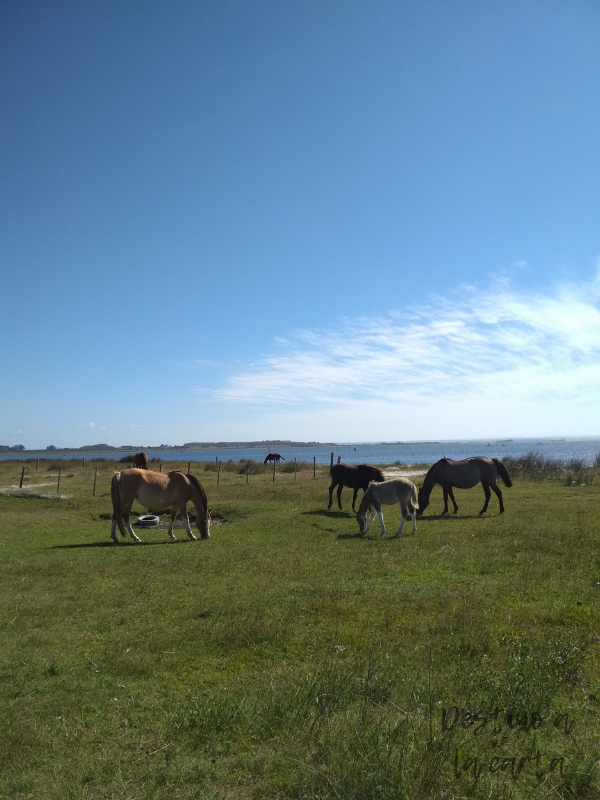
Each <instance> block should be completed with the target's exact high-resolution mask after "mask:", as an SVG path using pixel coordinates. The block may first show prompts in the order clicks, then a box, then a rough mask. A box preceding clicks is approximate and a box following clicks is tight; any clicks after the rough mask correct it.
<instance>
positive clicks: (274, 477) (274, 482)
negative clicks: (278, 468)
mask: <svg viewBox="0 0 600 800" xmlns="http://www.w3.org/2000/svg"><path fill="white" fill-rule="evenodd" d="M273 483H275V459H273Z"/></svg>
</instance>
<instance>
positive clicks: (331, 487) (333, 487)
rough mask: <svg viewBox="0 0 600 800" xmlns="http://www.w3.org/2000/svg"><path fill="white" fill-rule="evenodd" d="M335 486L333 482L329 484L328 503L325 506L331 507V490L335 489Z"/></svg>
mask: <svg viewBox="0 0 600 800" xmlns="http://www.w3.org/2000/svg"><path fill="white" fill-rule="evenodd" d="M335 487H336V484H335V483H332V484H331V486H330V487H329V505H328V506H327V508H331V505H332V503H333V490H334V489H335Z"/></svg>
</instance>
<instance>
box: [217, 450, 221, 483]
mask: <svg viewBox="0 0 600 800" xmlns="http://www.w3.org/2000/svg"><path fill="white" fill-rule="evenodd" d="M220 478H221V462H220V461H219V456H217V486H218V485H219V480H220Z"/></svg>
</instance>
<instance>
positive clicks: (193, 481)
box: [186, 475, 208, 511]
mask: <svg viewBox="0 0 600 800" xmlns="http://www.w3.org/2000/svg"><path fill="white" fill-rule="evenodd" d="M186 477H187V479H188V481H189V482H190V483H191V484H192V486H193V487H194V488H195V489H197V490H198V492H199V494H200V497H201V498H202V503H203V505H204V510H205V511H206V510H207V509H208V501H207V499H206V492H205V491H204V488H203V486H202V484H201V483H200V481H199V480H198V478H196V477H195V476H194V475H187V476H186Z"/></svg>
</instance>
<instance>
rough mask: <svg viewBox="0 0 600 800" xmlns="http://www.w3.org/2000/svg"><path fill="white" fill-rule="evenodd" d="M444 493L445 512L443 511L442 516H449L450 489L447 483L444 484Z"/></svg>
mask: <svg viewBox="0 0 600 800" xmlns="http://www.w3.org/2000/svg"><path fill="white" fill-rule="evenodd" d="M442 491H443V492H444V510H443V511H442V514H447V513H448V487H447V486H446V484H445V483H444V484H442Z"/></svg>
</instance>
